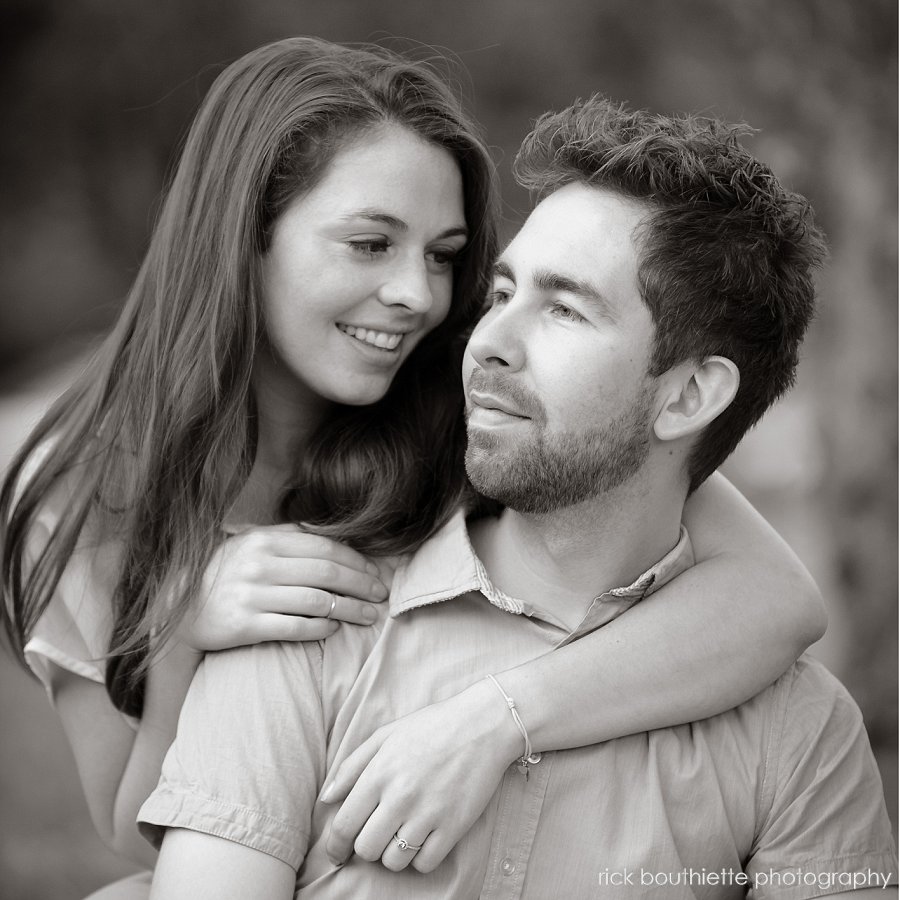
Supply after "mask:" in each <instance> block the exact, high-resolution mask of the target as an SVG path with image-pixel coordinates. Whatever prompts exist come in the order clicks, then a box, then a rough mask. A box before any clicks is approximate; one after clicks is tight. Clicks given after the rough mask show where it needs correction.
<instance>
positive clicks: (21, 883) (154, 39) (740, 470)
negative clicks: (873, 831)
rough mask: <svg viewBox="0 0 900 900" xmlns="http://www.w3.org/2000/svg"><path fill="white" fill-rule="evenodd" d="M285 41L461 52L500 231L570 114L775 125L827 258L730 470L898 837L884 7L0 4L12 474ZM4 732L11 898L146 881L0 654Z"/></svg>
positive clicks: (892, 236) (169, 0) (5, 893)
mask: <svg viewBox="0 0 900 900" xmlns="http://www.w3.org/2000/svg"><path fill="white" fill-rule="evenodd" d="M293 34H316V35H320V36H322V37H325V38H329V39H331V40H336V41H365V40H381V41H387V42H388V43H390V44H391V45H393V46H397V45H398V44H399V45H400V46H402V45H403V40H398V39H411V40H413V41H416V42H421V43H424V44H426V45H429V46H430V47H432V48H434V49H435V50H436V51H437V52H439V53H441V54H443V55H449V56H453V57H456V58H457V60H458V62H460V63H461V64H462V66H463V67H464V71H462V72H460V74H459V75H458V78H459V88H460V90H462V91H463V92H464V94H465V95H466V96H467V98H468V105H469V106H470V108H471V109H472V110H473V111H474V113H475V114H476V116H477V117H478V118H479V119H480V120H481V121H482V122H483V123H484V125H485V128H486V130H487V132H488V136H489V139H490V142H491V145H492V146H493V148H494V150H495V156H496V160H497V163H498V165H499V167H500V171H501V173H502V179H503V186H504V196H505V201H506V208H505V213H506V218H507V223H506V233H507V235H510V234H511V233H512V231H513V229H514V228H515V227H516V225H517V224H518V223H519V222H520V221H521V219H522V217H523V215H524V213H525V212H526V211H527V208H528V202H527V197H526V196H525V195H524V194H523V193H522V192H521V191H520V190H519V189H518V188H516V187H515V185H514V184H513V183H512V180H511V178H510V176H509V166H510V163H511V160H512V157H513V155H514V153H515V149H516V147H517V145H518V142H519V140H520V139H521V138H522V136H523V135H524V134H525V132H526V131H527V129H528V126H529V123H530V121H531V120H532V119H533V118H534V117H536V116H537V115H538V114H540V113H541V112H542V111H544V110H546V109H550V108H554V107H560V106H563V105H566V104H567V103H569V102H570V101H571V100H572V99H574V98H575V97H576V96H584V95H587V94H590V93H592V92H594V91H597V90H600V91H603V92H605V93H607V94H609V95H610V96H612V97H613V98H615V99H621V100H627V101H629V102H630V103H631V104H632V105H635V106H645V107H650V108H652V109H654V110H657V111H660V112H678V111H692V112H703V113H707V114H711V115H717V116H721V117H724V118H727V119H730V120H735V121H737V120H742V121H746V122H748V123H750V124H751V125H753V126H755V127H756V128H758V129H759V132H758V133H757V134H756V135H755V136H754V137H753V138H751V139H750V140H749V141H748V146H750V148H751V149H752V150H753V151H754V152H755V153H756V155H758V156H759V157H761V158H762V159H764V160H766V161H767V162H768V163H769V164H770V165H771V166H772V167H773V168H774V170H775V171H776V173H778V174H779V175H780V176H781V177H782V179H783V180H784V181H786V182H787V183H788V184H789V185H790V186H791V187H792V188H793V189H795V190H797V191H800V192H801V193H803V194H805V195H807V196H808V197H809V198H810V199H811V200H812V202H813V205H814V206H815V208H816V210H817V212H818V217H819V221H820V223H821V225H822V226H823V227H824V229H825V231H826V232H827V234H828V236H829V239H830V244H831V252H832V258H831V262H830V265H829V267H828V268H827V269H826V270H825V271H824V272H823V274H822V276H821V279H820V286H821V305H820V311H819V315H818V319H817V321H816V322H815V325H814V327H813V329H812V332H811V334H810V335H809V338H808V339H807V341H806V344H805V352H804V359H803V362H802V366H801V369H800V373H799V378H798V383H797V387H796V389H795V390H794V391H793V393H792V394H791V395H790V396H789V397H788V398H787V399H786V400H784V401H783V402H782V403H781V404H780V405H779V406H778V407H777V408H776V409H774V410H773V411H772V412H771V413H770V414H769V415H768V416H767V417H766V419H765V420H764V421H763V423H762V424H761V425H760V426H759V427H758V428H757V429H755V430H754V431H753V432H752V434H751V435H750V436H749V437H748V438H747V439H746V440H745V442H744V444H743V445H742V446H741V448H740V449H739V450H738V452H737V454H736V455H735V457H734V458H733V460H732V461H730V462H729V464H728V466H727V472H728V474H729V475H730V477H731V478H732V479H733V480H734V481H735V482H736V483H737V484H738V485H739V486H740V487H741V489H742V490H743V491H744V492H745V493H746V494H747V495H748V496H749V497H750V498H751V500H752V501H753V502H754V503H755V504H756V505H757V506H758V508H759V509H760V510H762V512H763V513H764V514H765V515H766V516H767V517H768V519H769V520H770V521H771V522H772V523H773V524H774V525H775V527H776V528H777V529H778V530H779V531H780V532H781V533H782V534H783V535H784V536H785V538H786V539H787V540H788V541H789V542H790V543H791V544H792V546H793V547H794V548H795V550H796V551H797V553H798V554H799V555H800V556H801V558H802V559H803V560H804V562H805V563H806V565H807V566H808V567H809V569H810V570H811V571H812V572H813V574H814V576H815V577H816V579H817V581H818V583H819V585H820V586H821V588H822V590H823V592H824V594H825V596H826V598H827V600H828V604H829V607H830V615H831V624H830V628H829V632H828V635H827V636H826V638H825V639H824V640H823V641H822V642H820V644H819V645H817V646H816V648H815V651H814V652H815V653H816V655H818V656H819V657H820V658H821V659H822V660H823V661H824V662H826V664H827V665H828V666H829V667H830V668H831V669H832V670H833V671H834V672H835V673H836V674H837V675H838V676H839V677H840V678H841V679H842V680H843V681H844V682H845V683H846V684H847V686H848V687H849V689H850V691H851V692H852V693H853V695H854V696H855V698H856V700H857V701H858V702H859V704H860V706H861V707H862V710H863V713H864V715H865V719H866V724H867V726H868V729H869V734H870V736H871V740H872V744H873V746H874V748H875V752H876V756H877V758H878V760H879V764H880V765H881V769H882V775H883V780H884V783H885V790H886V794H887V799H888V806H889V809H890V812H891V815H892V818H893V821H894V827H895V834H896V822H897V817H896V800H897V506H896V503H897V396H896V393H897V368H896V340H897V268H896V264H897V209H896V207H897V98H896V86H897V7H896V4H895V3H894V2H893V0H789V2H785V0H676V2H672V0H556V2H553V3H549V2H537V0H532V2H513V0H479V2H477V3H474V2H473V3H468V2H460V0H457V2H455V3H452V4H449V3H448V4H427V3H417V4H412V3H408V2H403V0H381V2H379V3H377V4H373V3H368V2H365V0H297V2H288V0H254V2H252V3H250V2H247V0H216V2H212V0H156V2H154V3H146V2H143V0H18V2H17V0H2V3H0V116H2V121H3V139H2V143H0V162H2V165H0V171H2V173H3V175H2V177H3V189H2V195H0V233H2V240H0V469H2V467H4V466H5V465H6V464H7V462H8V460H9V457H10V456H11V454H12V452H13V450H14V448H15V447H16V445H17V444H18V443H19V442H20V441H21V440H22V439H23V437H24V435H25V434H26V432H27V430H28V428H29V427H30V426H31V425H32V424H33V423H34V422H35V420H36V419H37V417H38V416H39V415H40V413H41V411H42V409H43V408H44V407H45V406H46V404H47V403H48V402H49V400H50V399H52V398H53V397H54V396H55V395H56V394H57V393H59V392H60V391H61V390H62V388H63V386H64V385H65V384H66V383H67V381H68V380H69V379H70V378H71V376H72V373H73V372H76V371H77V370H78V367H79V366H80V365H81V361H82V360H83V357H84V353H85V352H86V350H87V349H88V348H89V347H90V345H91V343H92V341H93V340H95V338H96V336H97V335H98V334H99V333H102V331H103V330H104V329H105V328H106V327H107V326H108V325H109V324H110V323H111V321H112V320H113V318H114V317H115V315H116V312H117V310H118V308H119V305H120V303H121V300H122V298H123V297H124V295H125V293H126V291H127V289H128V286H129V283H130V281H131V279H132V278H133V276H134V274H135V272H136V270H137V267H138V265H139V262H140V259H141V256H142V254H143V252H144V248H145V246H146V244H147V240H148V236H149V232H150V229H151V227H152V223H153V220H154V215H155V211H156V210H157V208H158V204H159V199H160V195H161V191H162V189H163V185H164V182H165V178H166V173H167V171H168V170H169V167H170V165H171V164H172V161H173V158H174V155H175V153H176V151H177V148H178V146H179V141H180V139H181V138H182V136H183V135H184V133H185V130H186V128H187V126H188V124H189V121H190V119H191V116H192V114H193V112H194V110H195V109H196V107H197V104H198V103H199V101H200V99H201V97H202V96H203V94H204V93H205V91H206V90H207V88H208V87H209V85H210V84H211V82H212V80H213V79H214V77H215V76H216V74H217V73H218V72H219V71H221V69H222V68H223V67H224V66H225V65H227V63H228V62H230V61H232V60H233V59H234V58H236V57H237V56H239V55H241V54H242V53H244V52H246V51H247V50H250V49H251V48H253V47H255V46H257V45H259V44H261V43H264V42H267V41H270V40H274V39H277V38H281V37H285V36H288V35H293ZM735 627H736V628H740V627H741V623H740V622H735ZM0 735H2V737H0V742H2V743H0V897H2V898H5V900H25V898H28V900H77V898H79V897H82V896H84V895H85V894H86V893H88V892H89V891H90V890H93V889H95V888H96V887H98V886H100V885H101V884H103V883H104V882H106V881H109V880H111V879H112V878H114V877H117V876H119V875H121V874H124V873H126V872H128V871H131V869H130V868H129V867H128V865H127V864H125V863H123V862H121V861H119V860H116V859H115V858H114V857H113V856H112V855H111V854H110V853H109V852H107V851H106V850H105V849H104V848H103V847H102V845H101V844H100V842H99V840H98V839H97V838H96V837H95V836H94V833H93V829H92V826H91V824H90V820H89V818H88V815H87V810H86V807H85V804H84V801H83V800H82V798H81V794H80V789H79V787H78V783H77V779H76V775H75V770H74V764H73V762H72V759H71V756H70V754H69V751H68V748H67V746H66V745H65V741H64V738H63V735H62V731H61V729H60V728H59V726H58V724H57V722H56V719H55V716H54V714H53V712H52V710H51V709H50V707H49V705H48V704H47V702H46V699H45V697H44V695H43V693H42V691H41V689H40V687H39V686H38V685H37V684H36V683H35V682H33V681H31V680H30V679H29V678H28V677H27V676H26V675H25V674H24V673H23V672H22V671H21V670H20V669H18V668H17V667H16V666H15V665H14V663H13V662H12V661H11V660H10V658H9V655H8V654H6V653H2V654H0Z"/></svg>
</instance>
